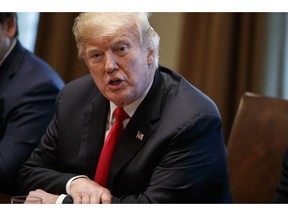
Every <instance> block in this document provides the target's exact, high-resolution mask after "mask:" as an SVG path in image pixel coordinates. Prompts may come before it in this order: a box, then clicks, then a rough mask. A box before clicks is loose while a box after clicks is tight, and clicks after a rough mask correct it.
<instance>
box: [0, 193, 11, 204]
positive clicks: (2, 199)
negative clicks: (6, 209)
mask: <svg viewBox="0 0 288 216" xmlns="http://www.w3.org/2000/svg"><path fill="white" fill-rule="evenodd" d="M10 199H11V195H9V194H3V193H1V192H0V204H1V203H11V201H10Z"/></svg>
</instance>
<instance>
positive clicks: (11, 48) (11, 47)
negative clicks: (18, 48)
mask: <svg viewBox="0 0 288 216" xmlns="http://www.w3.org/2000/svg"><path fill="white" fill-rule="evenodd" d="M15 45H16V40H15V39H14V40H13V41H12V45H11V46H10V48H9V49H8V51H7V52H6V54H5V55H4V57H3V58H2V59H1V60H0V66H1V65H2V64H3V62H4V61H5V59H6V58H7V57H8V55H9V54H10V53H11V52H12V50H13V48H14V47H15Z"/></svg>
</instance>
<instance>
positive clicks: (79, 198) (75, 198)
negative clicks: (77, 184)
mask: <svg viewBox="0 0 288 216" xmlns="http://www.w3.org/2000/svg"><path fill="white" fill-rule="evenodd" d="M72 198H73V203H74V204H81V203H82V199H81V197H80V196H75V197H72Z"/></svg>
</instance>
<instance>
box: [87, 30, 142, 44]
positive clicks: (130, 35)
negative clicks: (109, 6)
mask: <svg viewBox="0 0 288 216" xmlns="http://www.w3.org/2000/svg"><path fill="white" fill-rule="evenodd" d="M121 43H128V44H134V45H135V44H140V38H139V36H138V34H136V33H135V32H131V31H125V30H122V31H119V32H117V33H115V34H112V35H108V36H103V37H100V38H97V37H96V38H94V37H92V38H90V39H89V40H87V43H86V48H88V47H91V46H93V47H98V48H110V47H113V46H117V45H119V44H121Z"/></svg>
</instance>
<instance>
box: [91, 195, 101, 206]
mask: <svg viewBox="0 0 288 216" xmlns="http://www.w3.org/2000/svg"><path fill="white" fill-rule="evenodd" d="M90 203H91V204H99V203H100V197H99V195H96V193H93V194H92V195H91V197H90Z"/></svg>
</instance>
